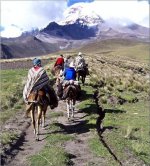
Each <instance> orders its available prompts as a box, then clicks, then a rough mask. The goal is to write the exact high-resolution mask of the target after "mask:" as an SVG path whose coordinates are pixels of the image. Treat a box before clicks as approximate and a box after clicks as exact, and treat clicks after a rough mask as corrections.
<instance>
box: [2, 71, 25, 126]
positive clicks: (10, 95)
mask: <svg viewBox="0 0 150 166" xmlns="http://www.w3.org/2000/svg"><path fill="white" fill-rule="evenodd" d="M25 76H27V70H21V69H19V70H17V69H16V70H1V72H0V78H1V88H0V93H1V114H0V122H1V124H2V123H4V122H5V121H6V120H8V119H9V118H10V117H12V116H13V115H15V113H16V112H17V111H18V110H20V109H22V108H23V98H22V91H23V86H24V85H23V81H24V78H25Z"/></svg>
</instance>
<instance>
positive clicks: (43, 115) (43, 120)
mask: <svg viewBox="0 0 150 166" xmlns="http://www.w3.org/2000/svg"><path fill="white" fill-rule="evenodd" d="M46 110H47V106H45V107H44V108H43V111H42V128H44V127H45V114H46Z"/></svg>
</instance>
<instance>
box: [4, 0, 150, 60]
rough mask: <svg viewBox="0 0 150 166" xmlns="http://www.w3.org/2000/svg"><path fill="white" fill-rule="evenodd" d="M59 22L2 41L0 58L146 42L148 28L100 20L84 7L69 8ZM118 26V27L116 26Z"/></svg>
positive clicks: (82, 5) (80, 4)
mask: <svg viewBox="0 0 150 166" xmlns="http://www.w3.org/2000/svg"><path fill="white" fill-rule="evenodd" d="M64 16H65V17H64V19H63V20H62V21H61V22H50V23H49V24H48V25H47V26H46V27H45V28H43V29H42V30H40V31H39V30H38V29H37V30H36V29H35V30H33V31H31V32H24V33H22V35H21V36H20V37H18V38H12V39H7V38H2V40H1V41H2V42H1V47H2V55H1V58H13V57H25V56H38V55H43V54H48V53H52V52H55V51H59V50H63V49H71V48H78V47H81V46H83V45H86V44H89V43H92V42H94V41H100V40H103V39H112V38H119V39H132V40H142V41H148V42H149V28H146V27H142V26H140V25H138V24H135V23H132V22H130V24H120V23H122V22H123V20H118V19H111V20H110V21H109V22H108V20H107V21H106V20H103V19H102V18H101V16H100V15H98V14H97V13H95V12H94V9H93V10H92V9H89V8H88V6H86V4H84V3H77V4H74V5H73V6H71V7H69V8H68V9H67V10H66V11H65V13H64ZM117 23H119V24H117Z"/></svg>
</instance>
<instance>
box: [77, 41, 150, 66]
mask: <svg viewBox="0 0 150 166" xmlns="http://www.w3.org/2000/svg"><path fill="white" fill-rule="evenodd" d="M78 50H79V49H77V50H75V51H76V52H78ZM80 51H82V52H83V53H85V54H99V55H104V56H105V55H107V56H114V58H115V56H121V57H122V58H124V57H125V58H129V59H133V60H140V61H141V62H145V63H148V62H149V53H150V52H149V51H150V50H149V43H146V42H139V41H132V40H127V39H107V40H103V41H98V42H94V43H92V44H89V45H86V46H84V47H82V48H80Z"/></svg>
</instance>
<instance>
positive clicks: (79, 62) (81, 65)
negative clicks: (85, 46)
mask: <svg viewBox="0 0 150 166" xmlns="http://www.w3.org/2000/svg"><path fill="white" fill-rule="evenodd" d="M82 55H83V54H82V53H81V52H79V53H78V56H77V57H76V59H75V66H76V71H78V70H82V69H83V68H84V67H86V63H85V59H84V58H83V56H82Z"/></svg>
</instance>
